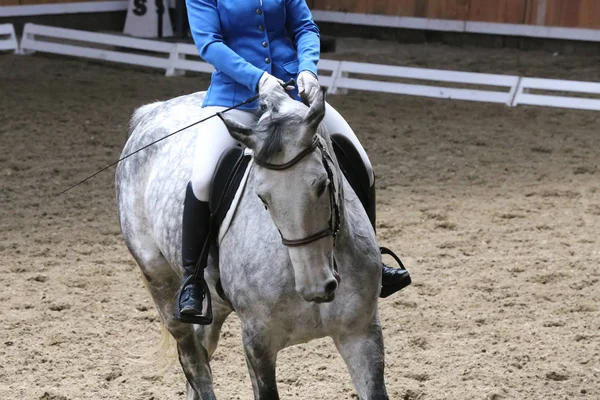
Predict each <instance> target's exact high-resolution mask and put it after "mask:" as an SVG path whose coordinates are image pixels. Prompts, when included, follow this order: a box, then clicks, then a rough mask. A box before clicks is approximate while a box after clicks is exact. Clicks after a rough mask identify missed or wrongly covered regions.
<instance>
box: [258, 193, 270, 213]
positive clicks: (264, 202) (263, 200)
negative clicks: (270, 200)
mask: <svg viewBox="0 0 600 400" xmlns="http://www.w3.org/2000/svg"><path fill="white" fill-rule="evenodd" d="M257 196H258V198H259V199H260V201H261V202H262V203H263V206H265V210H267V209H268V208H269V207H268V206H267V202H266V201H265V199H263V198H262V197H261V196H260V195H257Z"/></svg>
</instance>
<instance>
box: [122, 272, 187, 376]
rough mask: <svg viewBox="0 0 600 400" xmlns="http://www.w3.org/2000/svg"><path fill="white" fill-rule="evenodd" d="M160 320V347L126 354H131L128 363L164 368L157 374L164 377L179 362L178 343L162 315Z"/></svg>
mask: <svg viewBox="0 0 600 400" xmlns="http://www.w3.org/2000/svg"><path fill="white" fill-rule="evenodd" d="M141 277H142V282H143V283H144V287H145V288H146V290H148V292H150V290H149V288H148V285H149V283H148V280H147V279H146V277H145V276H144V274H141ZM159 319H160V320H161V323H160V342H159V343H158V346H156V347H154V349H150V350H149V351H147V352H145V353H142V354H132V353H131V352H130V351H126V353H128V354H129V357H127V360H128V361H130V362H132V363H136V364H139V365H144V366H153V367H162V368H160V369H159V371H157V373H158V374H159V375H164V374H165V373H166V372H167V369H168V368H169V367H171V366H172V365H173V364H174V363H175V361H176V360H177V343H176V341H175V338H173V336H172V335H171V333H170V332H169V330H168V329H167V327H166V325H165V323H164V321H163V320H162V318H161V316H160V313H159Z"/></svg>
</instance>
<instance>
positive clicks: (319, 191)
mask: <svg viewBox="0 0 600 400" xmlns="http://www.w3.org/2000/svg"><path fill="white" fill-rule="evenodd" d="M327 185H329V179H324V180H322V181H320V182H319V183H318V184H317V196H319V197H321V195H322V194H323V193H325V189H327Z"/></svg>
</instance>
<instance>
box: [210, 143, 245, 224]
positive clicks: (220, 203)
mask: <svg viewBox="0 0 600 400" xmlns="http://www.w3.org/2000/svg"><path fill="white" fill-rule="evenodd" d="M250 159H251V155H250V154H244V148H242V147H240V146H234V147H230V148H229V149H227V150H225V151H224V152H223V154H221V158H220V159H219V162H218V163H217V168H216V169H215V172H214V174H213V177H212V182H211V187H210V197H209V202H208V206H209V208H210V214H211V224H212V228H213V232H218V231H219V228H220V227H221V224H222V223H223V219H225V215H227V212H228V211H229V208H230V207H231V203H232V202H233V198H234V197H235V193H236V192H237V190H238V188H239V186H240V183H241V181H242V178H243V177H244V173H245V172H246V168H248V163H249V162H250Z"/></svg>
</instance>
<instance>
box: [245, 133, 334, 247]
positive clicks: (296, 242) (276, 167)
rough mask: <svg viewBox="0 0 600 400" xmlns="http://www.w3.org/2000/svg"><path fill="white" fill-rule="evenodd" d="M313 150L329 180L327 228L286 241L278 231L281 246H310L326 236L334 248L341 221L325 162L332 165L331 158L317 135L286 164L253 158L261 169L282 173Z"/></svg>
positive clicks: (332, 181)
mask: <svg viewBox="0 0 600 400" xmlns="http://www.w3.org/2000/svg"><path fill="white" fill-rule="evenodd" d="M315 149H319V150H320V151H321V157H322V161H323V166H324V167H325V171H326V172H327V177H328V178H329V185H328V189H329V200H330V204H331V214H330V216H329V226H328V227H327V228H326V229H323V230H322V231H320V232H317V233H315V234H313V235H310V236H307V237H305V238H302V239H286V238H284V237H283V235H282V234H281V231H279V235H281V243H283V245H285V246H288V247H298V246H304V245H307V244H310V243H312V242H315V241H317V240H319V239H322V238H324V237H327V236H332V237H333V243H334V246H335V241H336V238H337V235H338V233H339V231H340V223H341V221H340V207H339V197H338V196H337V194H338V191H337V190H336V188H335V181H334V176H333V171H332V169H331V165H330V164H329V162H328V161H327V158H329V160H330V161H331V162H332V163H333V160H332V159H331V156H330V155H329V153H328V152H327V150H326V149H325V146H324V145H323V143H322V142H321V140H319V136H318V135H315V139H314V140H313V142H312V144H311V145H310V146H309V147H307V148H306V149H304V150H302V151H301V152H300V153H298V154H297V155H296V156H295V157H294V158H292V159H291V160H290V161H288V162H286V163H283V164H271V163H269V162H266V161H263V160H260V159H258V158H257V157H255V158H254V163H255V164H256V165H258V166H260V167H262V168H265V169H270V170H273V171H283V170H286V169H288V168H291V167H293V166H294V165H296V164H298V163H299V162H300V161H301V160H302V159H303V158H304V157H306V156H307V155H309V154H310V153H312V152H313V151H315Z"/></svg>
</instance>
